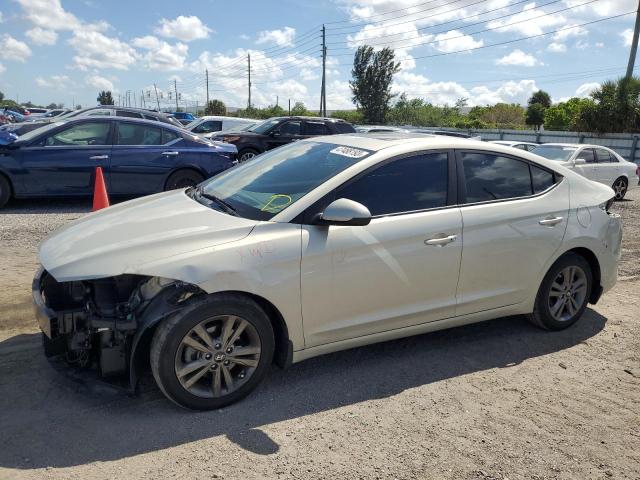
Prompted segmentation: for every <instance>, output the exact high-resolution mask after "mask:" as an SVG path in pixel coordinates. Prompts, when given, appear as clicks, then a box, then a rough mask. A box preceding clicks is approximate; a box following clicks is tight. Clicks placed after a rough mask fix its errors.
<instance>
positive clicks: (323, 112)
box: [320, 24, 327, 117]
mask: <svg viewBox="0 0 640 480" xmlns="http://www.w3.org/2000/svg"><path fill="white" fill-rule="evenodd" d="M325 33H326V31H325V27H324V24H323V25H322V86H321V87H320V88H321V91H320V116H322V117H326V116H327V90H326V82H325V75H326V66H327V43H326V38H325Z"/></svg>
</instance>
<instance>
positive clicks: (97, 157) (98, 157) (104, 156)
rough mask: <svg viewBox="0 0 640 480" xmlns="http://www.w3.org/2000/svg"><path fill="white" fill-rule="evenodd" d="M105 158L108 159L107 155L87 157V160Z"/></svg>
mask: <svg viewBox="0 0 640 480" xmlns="http://www.w3.org/2000/svg"><path fill="white" fill-rule="evenodd" d="M107 158H109V155H94V156H93V157H89V160H106V159H107Z"/></svg>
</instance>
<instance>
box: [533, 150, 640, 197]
mask: <svg viewBox="0 0 640 480" xmlns="http://www.w3.org/2000/svg"><path fill="white" fill-rule="evenodd" d="M531 153H535V154H536V155H540V156H541V157H544V158H547V159H549V160H553V161H555V162H559V163H560V164H561V165H564V166H565V167H567V168H570V169H572V170H574V171H575V172H577V173H579V174H580V175H582V176H583V177H586V178H588V179H589V180H593V181H595V182H599V183H603V184H605V185H607V186H609V187H611V188H613V190H614V191H615V193H616V196H615V198H616V200H622V199H623V198H624V196H625V195H626V194H627V191H628V190H629V189H633V188H636V187H637V186H638V180H639V178H638V175H639V174H640V171H639V170H640V167H638V165H636V164H635V163H632V162H628V161H627V160H625V159H624V158H622V157H621V156H620V155H618V154H617V153H616V152H614V151H613V150H611V149H610V148H607V147H602V146H600V145H583V144H575V143H544V144H542V145H539V146H538V147H537V148H534V149H533V150H532V151H531Z"/></svg>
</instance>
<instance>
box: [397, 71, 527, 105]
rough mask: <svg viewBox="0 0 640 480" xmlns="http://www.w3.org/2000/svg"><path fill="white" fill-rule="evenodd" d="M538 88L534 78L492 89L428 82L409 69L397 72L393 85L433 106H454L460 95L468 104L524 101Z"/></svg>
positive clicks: (482, 86) (507, 83)
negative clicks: (408, 70)
mask: <svg viewBox="0 0 640 480" xmlns="http://www.w3.org/2000/svg"><path fill="white" fill-rule="evenodd" d="M537 90H538V87H537V86H536V84H535V81H534V80H521V81H518V82H506V83H503V84H502V85H500V86H499V87H497V88H493V89H492V88H489V87H488V86H484V85H481V86H476V87H473V88H471V89H468V88H465V87H464V86H462V85H460V84H459V83H457V82H431V81H430V80H429V79H428V78H427V77H425V76H423V75H419V74H415V73H411V72H400V73H398V74H397V75H396V78H395V79H394V83H393V85H392V91H393V92H394V93H402V92H406V93H407V95H408V96H409V97H410V98H415V97H418V98H423V99H425V100H426V101H427V102H430V103H433V104H435V105H453V104H454V103H455V102H456V100H458V99H459V98H467V99H468V103H469V105H470V106H476V105H493V104H495V103H500V102H504V103H519V104H525V103H526V101H527V99H528V98H529V97H530V96H531V94H532V93H533V92H535V91H537Z"/></svg>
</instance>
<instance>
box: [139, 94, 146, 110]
mask: <svg viewBox="0 0 640 480" xmlns="http://www.w3.org/2000/svg"><path fill="white" fill-rule="evenodd" d="M140 106H141V107H142V108H147V102H146V101H145V100H144V90H140Z"/></svg>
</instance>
